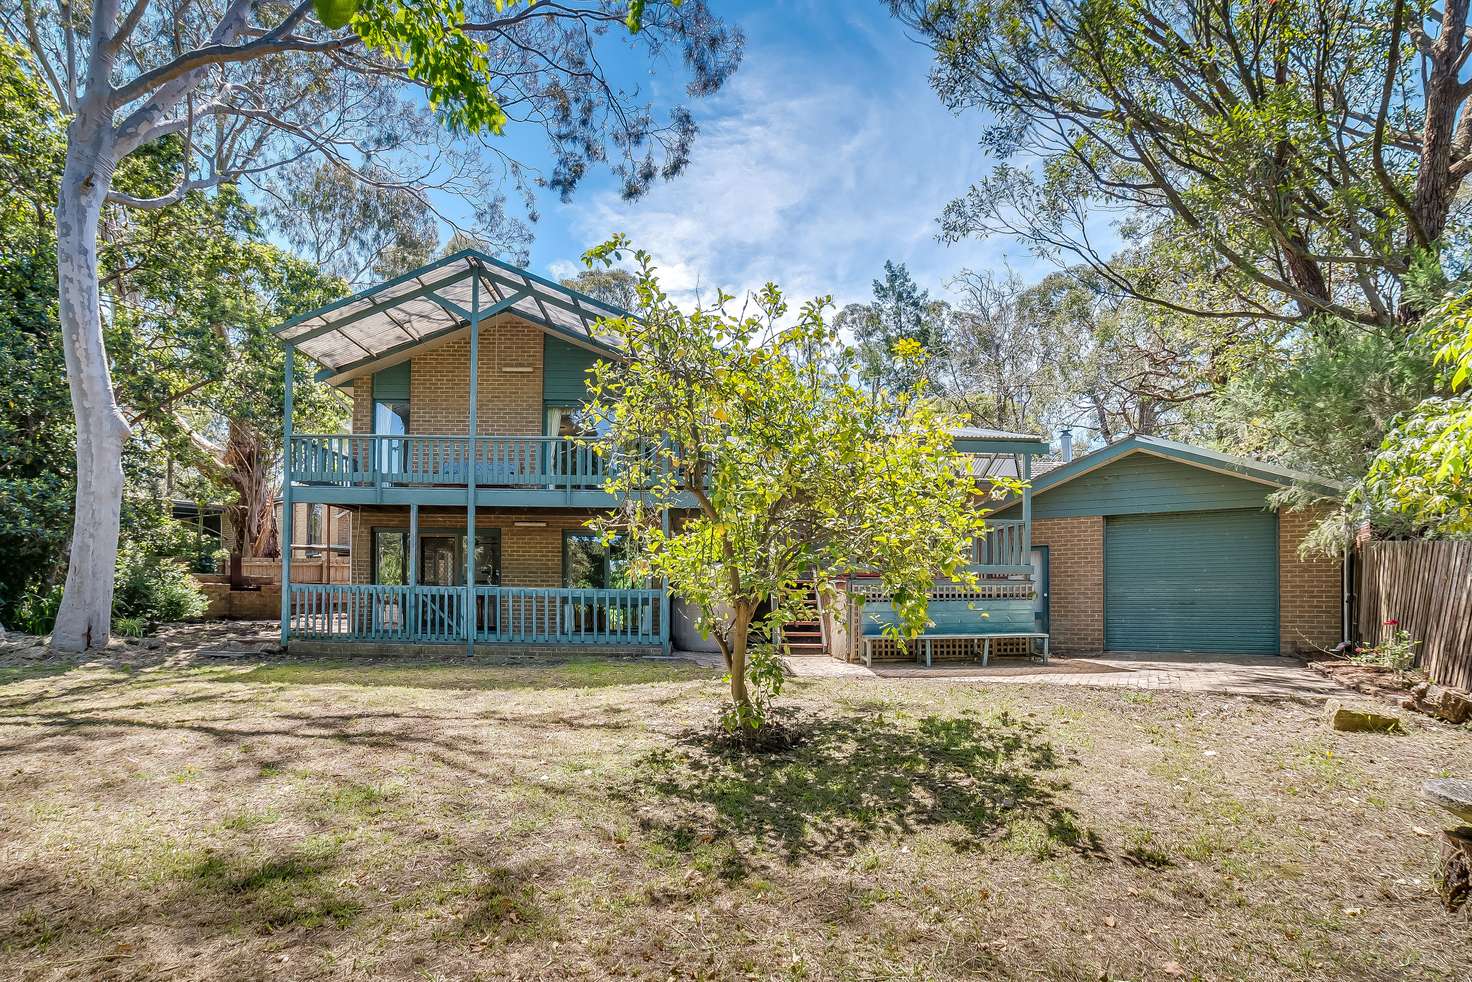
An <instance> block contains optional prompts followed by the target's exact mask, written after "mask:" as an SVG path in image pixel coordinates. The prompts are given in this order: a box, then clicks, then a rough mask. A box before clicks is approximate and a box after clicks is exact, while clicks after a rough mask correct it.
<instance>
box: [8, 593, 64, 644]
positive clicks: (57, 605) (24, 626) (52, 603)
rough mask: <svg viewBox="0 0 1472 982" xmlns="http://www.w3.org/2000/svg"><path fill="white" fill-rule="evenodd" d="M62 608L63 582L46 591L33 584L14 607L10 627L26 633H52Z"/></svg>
mask: <svg viewBox="0 0 1472 982" xmlns="http://www.w3.org/2000/svg"><path fill="white" fill-rule="evenodd" d="M60 609H61V584H60V583H58V584H56V585H54V586H52V587H50V588H49V589H46V590H44V591H41V590H38V589H37V588H36V587H35V586H32V587H31V588H30V589H29V590H27V591H26V593H25V595H24V596H23V597H21V598H20V602H19V603H17V604H16V605H15V607H14V612H15V613H14V617H13V619H12V621H11V624H10V627H11V628H13V629H14V630H17V631H23V632H24V633H26V634H35V635H42V634H50V633H51V626H52V625H53V624H55V623H56V612H57V611H58V610H60Z"/></svg>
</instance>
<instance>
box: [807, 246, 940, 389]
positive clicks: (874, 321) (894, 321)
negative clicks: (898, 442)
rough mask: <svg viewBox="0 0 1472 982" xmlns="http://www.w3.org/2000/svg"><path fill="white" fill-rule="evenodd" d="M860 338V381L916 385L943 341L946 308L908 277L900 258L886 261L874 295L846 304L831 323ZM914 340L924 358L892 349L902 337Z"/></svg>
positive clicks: (891, 385) (892, 386)
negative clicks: (905, 354) (899, 352)
mask: <svg viewBox="0 0 1472 982" xmlns="http://www.w3.org/2000/svg"><path fill="white" fill-rule="evenodd" d="M834 326H835V327H837V328H838V329H840V330H847V331H849V332H851V333H852V334H853V336H854V340H855V341H856V342H858V358H859V363H858V371H859V375H860V377H861V378H863V379H864V381H866V382H869V383H870V384H871V385H882V386H886V387H888V388H889V389H890V390H891V391H893V392H899V391H901V390H905V389H912V388H914V387H915V386H916V385H917V384H918V383H919V382H920V381H921V379H922V378H923V377H924V375H925V369H926V365H927V364H928V363H929V360H930V356H931V355H934V354H938V353H939V352H940V351H941V350H942V349H943V348H944V346H945V339H944V336H943V331H944V311H943V310H942V309H941V308H940V307H938V306H937V305H936V304H934V303H932V302H931V300H930V294H929V292H928V291H926V290H922V289H921V288H920V285H919V284H918V283H916V282H915V280H914V278H913V277H911V276H910V271H909V270H908V269H906V268H905V265H904V263H900V264H898V265H896V264H895V263H894V262H892V261H888V260H886V261H885V263H884V278H883V279H877V280H875V281H874V300H873V301H872V302H871V303H867V304H850V305H849V306H848V307H845V308H844V309H843V310H842V311H841V312H840V314H839V316H838V318H837V319H836V321H835V324H834ZM906 338H908V339H909V340H911V341H914V342H916V343H917V344H918V345H919V347H920V350H921V352H922V353H923V355H924V356H925V357H921V358H915V357H909V358H903V357H899V356H898V354H897V353H896V351H895V348H896V346H897V345H898V344H899V343H900V341H901V340H902V339H906Z"/></svg>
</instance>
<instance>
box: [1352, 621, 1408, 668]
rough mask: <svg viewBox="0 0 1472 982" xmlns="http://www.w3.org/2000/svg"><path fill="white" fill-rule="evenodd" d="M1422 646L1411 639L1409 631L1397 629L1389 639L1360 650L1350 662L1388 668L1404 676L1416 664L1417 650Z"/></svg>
mask: <svg viewBox="0 0 1472 982" xmlns="http://www.w3.org/2000/svg"><path fill="white" fill-rule="evenodd" d="M1420 644H1421V642H1419V641H1417V640H1415V639H1414V638H1412V637H1411V633H1410V632H1409V631H1403V630H1401V629H1399V628H1396V630H1395V631H1393V632H1391V635H1390V637H1389V638H1387V639H1386V640H1384V641H1382V642H1380V643H1379V644H1375V645H1369V646H1368V647H1362V648H1360V649H1358V650H1357V651H1356V652H1355V653H1354V654H1353V655H1351V656H1350V661H1354V662H1358V663H1359V664H1361V665H1373V666H1376V667H1377V668H1388V669H1390V670H1391V671H1393V672H1395V673H1397V674H1401V675H1403V674H1405V673H1406V672H1409V671H1410V670H1411V668H1412V667H1413V666H1414V665H1415V664H1416V648H1417V647H1418V646H1419V645H1420Z"/></svg>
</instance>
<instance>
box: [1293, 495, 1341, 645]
mask: <svg viewBox="0 0 1472 982" xmlns="http://www.w3.org/2000/svg"><path fill="white" fill-rule="evenodd" d="M1320 517H1321V513H1320V512H1316V511H1313V510H1311V509H1304V510H1302V511H1296V512H1295V511H1287V510H1284V511H1281V512H1279V513H1278V589H1279V598H1278V604H1279V612H1278V628H1279V631H1280V632H1281V635H1282V645H1283V647H1282V651H1283V654H1285V655H1287V654H1293V653H1294V652H1299V651H1310V650H1313V649H1315V648H1332V647H1334V646H1335V645H1336V644H1338V643H1339V641H1340V635H1341V623H1340V617H1341V603H1342V593H1341V587H1342V584H1341V579H1340V575H1341V566H1340V563H1339V562H1337V561H1335V560H1329V559H1307V560H1306V559H1302V558H1300V557H1299V555H1298V547H1299V544H1300V543H1302V542H1303V537H1304V535H1305V534H1306V533H1307V532H1308V530H1309V528H1310V527H1312V526H1313V524H1314V523H1315V522H1317V521H1318V520H1319V518H1320Z"/></svg>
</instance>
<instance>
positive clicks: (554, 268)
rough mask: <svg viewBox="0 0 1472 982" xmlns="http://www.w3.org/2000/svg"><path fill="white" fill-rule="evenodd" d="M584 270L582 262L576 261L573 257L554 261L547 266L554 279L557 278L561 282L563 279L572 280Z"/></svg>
mask: <svg viewBox="0 0 1472 982" xmlns="http://www.w3.org/2000/svg"><path fill="white" fill-rule="evenodd" d="M582 271H583V266H582V264H580V263H575V262H573V261H572V260H571V259H558V260H555V261H554V262H552V263H551V264H550V265H548V267H547V272H548V274H549V275H550V276H551V277H552V278H553V279H554V280H557V281H559V282H561V281H562V280H570V279H572V278H573V277H574V276H577V275H578V274H579V273H581V272H582Z"/></svg>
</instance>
